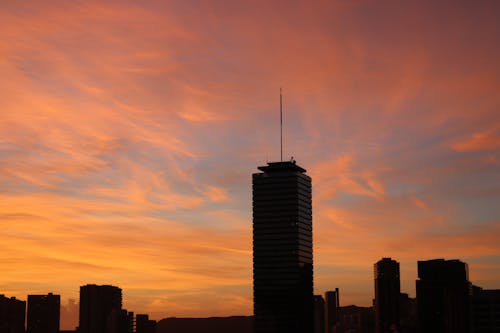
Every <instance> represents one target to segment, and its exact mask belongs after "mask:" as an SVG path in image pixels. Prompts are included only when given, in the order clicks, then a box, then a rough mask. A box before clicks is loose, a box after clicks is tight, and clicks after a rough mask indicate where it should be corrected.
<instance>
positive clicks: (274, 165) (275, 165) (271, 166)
mask: <svg viewBox="0 0 500 333" xmlns="http://www.w3.org/2000/svg"><path fill="white" fill-rule="evenodd" d="M257 169H259V170H260V171H264V172H266V173H271V172H283V171H298V172H300V173H305V172H306V169H304V168H302V167H300V166H298V165H297V163H296V162H295V160H293V159H292V160H291V161H285V162H283V161H281V162H268V163H267V165H265V166H260V167H257Z"/></svg>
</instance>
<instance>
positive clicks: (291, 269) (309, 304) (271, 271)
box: [252, 161, 314, 333]
mask: <svg viewBox="0 0 500 333" xmlns="http://www.w3.org/2000/svg"><path fill="white" fill-rule="evenodd" d="M258 169H259V170H260V171H262V172H259V173H254V174H253V177H252V178H253V281H254V283H253V287H254V316H255V317H254V318H255V332H256V333H284V332H286V333H295V332H296V333H312V332H313V326H314V324H313V257H312V205H311V178H310V177H309V176H307V175H306V174H305V172H306V170H305V169H303V168H301V167H300V166H298V165H297V164H296V163H295V161H290V162H274V163H268V165H267V166H261V167H258Z"/></svg>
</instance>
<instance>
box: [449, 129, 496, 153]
mask: <svg viewBox="0 0 500 333" xmlns="http://www.w3.org/2000/svg"><path fill="white" fill-rule="evenodd" d="M452 148H453V150H455V151H457V152H473V151H498V149H499V148H500V129H493V130H489V131H485V132H478V133H474V134H473V135H472V136H470V137H469V138H467V139H464V140H462V141H458V142H456V143H454V144H453V145H452Z"/></svg>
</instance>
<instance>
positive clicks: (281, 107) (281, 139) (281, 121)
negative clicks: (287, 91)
mask: <svg viewBox="0 0 500 333" xmlns="http://www.w3.org/2000/svg"><path fill="white" fill-rule="evenodd" d="M280 156H281V162H283V95H282V93H281V87H280Z"/></svg>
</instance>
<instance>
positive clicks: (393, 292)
mask: <svg viewBox="0 0 500 333" xmlns="http://www.w3.org/2000/svg"><path fill="white" fill-rule="evenodd" d="M373 270H374V276H375V279H374V280H375V300H374V311H375V332H376V333H390V332H397V331H398V330H399V326H400V323H399V300H400V293H401V287H400V278H399V263H398V262H397V261H396V260H392V259H391V258H382V259H381V260H379V261H378V262H377V263H375V265H374V269H373Z"/></svg>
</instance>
